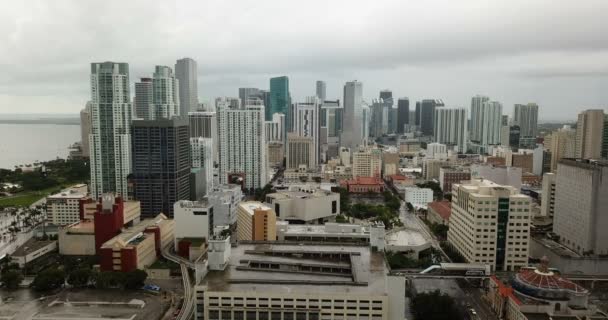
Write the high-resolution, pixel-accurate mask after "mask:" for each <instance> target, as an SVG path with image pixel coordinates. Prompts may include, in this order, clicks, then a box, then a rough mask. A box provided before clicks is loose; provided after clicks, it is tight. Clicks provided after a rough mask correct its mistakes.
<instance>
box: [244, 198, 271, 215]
mask: <svg viewBox="0 0 608 320" xmlns="http://www.w3.org/2000/svg"><path fill="white" fill-rule="evenodd" d="M239 207H241V208H243V209H245V210H246V211H247V213H249V214H250V215H253V213H254V211H255V210H264V211H266V210H272V208H270V207H269V206H267V205H265V204H263V203H261V202H259V201H245V202H241V203H240V204H239Z"/></svg>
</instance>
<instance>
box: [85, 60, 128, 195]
mask: <svg viewBox="0 0 608 320" xmlns="http://www.w3.org/2000/svg"><path fill="white" fill-rule="evenodd" d="M129 86H130V82H129V64H127V63H114V62H102V63H92V64H91V119H92V133H91V135H90V136H89V145H90V148H91V150H90V152H91V196H92V197H94V198H99V197H101V195H102V194H103V193H107V192H113V193H115V194H116V195H119V196H127V194H128V191H127V176H128V175H129V174H130V173H131V120H132V117H133V116H132V114H133V113H132V110H131V94H130V93H129ZM107 92H112V95H107V94H106V93H107Z"/></svg>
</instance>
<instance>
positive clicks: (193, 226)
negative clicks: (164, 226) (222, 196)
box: [173, 200, 214, 250]
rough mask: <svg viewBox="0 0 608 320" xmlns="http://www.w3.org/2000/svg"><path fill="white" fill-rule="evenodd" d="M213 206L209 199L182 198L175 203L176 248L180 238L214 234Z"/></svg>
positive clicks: (207, 237)
mask: <svg viewBox="0 0 608 320" xmlns="http://www.w3.org/2000/svg"><path fill="white" fill-rule="evenodd" d="M213 214H214V213H213V206H212V205H211V204H210V203H209V202H207V201H188V200H180V201H178V202H176V203H175V204H173V220H175V228H174V235H175V249H176V250H177V244H178V240H179V239H184V238H204V239H207V240H208V239H209V237H210V236H211V235H213V226H214V222H213Z"/></svg>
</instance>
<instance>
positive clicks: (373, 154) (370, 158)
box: [353, 148, 382, 178]
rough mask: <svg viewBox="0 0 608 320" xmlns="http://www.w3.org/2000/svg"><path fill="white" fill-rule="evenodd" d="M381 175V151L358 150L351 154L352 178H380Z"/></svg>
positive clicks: (374, 149)
mask: <svg viewBox="0 0 608 320" xmlns="http://www.w3.org/2000/svg"><path fill="white" fill-rule="evenodd" d="M381 174H382V150H380V149H378V148H360V149H359V150H358V151H355V152H353V178H357V177H380V176H381Z"/></svg>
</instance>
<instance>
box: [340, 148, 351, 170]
mask: <svg viewBox="0 0 608 320" xmlns="http://www.w3.org/2000/svg"><path fill="white" fill-rule="evenodd" d="M340 163H341V164H342V165H343V166H346V167H350V149H349V148H345V147H342V148H340Z"/></svg>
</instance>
